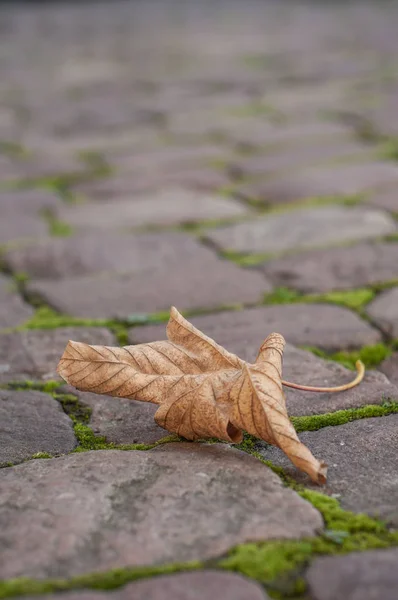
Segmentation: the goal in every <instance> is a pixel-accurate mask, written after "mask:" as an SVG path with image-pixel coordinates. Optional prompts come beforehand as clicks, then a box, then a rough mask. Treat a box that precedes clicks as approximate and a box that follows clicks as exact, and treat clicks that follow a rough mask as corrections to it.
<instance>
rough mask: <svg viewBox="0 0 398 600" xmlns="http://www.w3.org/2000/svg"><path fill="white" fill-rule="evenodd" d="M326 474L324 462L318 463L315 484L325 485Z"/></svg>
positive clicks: (326, 467) (326, 469)
mask: <svg viewBox="0 0 398 600" xmlns="http://www.w3.org/2000/svg"><path fill="white" fill-rule="evenodd" d="M327 473H328V466H327V464H326V463H325V462H323V461H321V462H320V463H319V468H318V472H317V478H316V483H318V484H319V485H325V483H326V481H327Z"/></svg>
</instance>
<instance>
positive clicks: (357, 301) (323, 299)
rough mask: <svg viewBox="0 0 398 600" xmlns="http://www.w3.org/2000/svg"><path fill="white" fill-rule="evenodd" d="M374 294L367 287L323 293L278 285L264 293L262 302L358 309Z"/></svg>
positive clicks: (371, 298)
mask: <svg viewBox="0 0 398 600" xmlns="http://www.w3.org/2000/svg"><path fill="white" fill-rule="evenodd" d="M374 296H375V292H374V291H372V290H370V289H368V288H357V289H353V290H342V291H332V292H327V293H324V294H302V293H301V292H298V291H297V290H294V289H291V288H287V287H279V288H276V289H275V290H273V292H271V293H270V294H266V295H265V297H264V300H263V304H266V305H268V304H292V303H307V304H316V303H322V304H335V305H337V306H344V307H346V308H350V309H351V310H356V311H360V310H361V309H363V308H364V307H365V306H366V305H367V304H368V303H369V302H370V301H371V300H373V298H374Z"/></svg>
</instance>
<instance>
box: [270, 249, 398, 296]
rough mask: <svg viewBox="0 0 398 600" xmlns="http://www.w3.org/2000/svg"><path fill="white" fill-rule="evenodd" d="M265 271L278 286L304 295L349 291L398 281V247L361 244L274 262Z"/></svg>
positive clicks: (289, 257)
mask: <svg viewBox="0 0 398 600" xmlns="http://www.w3.org/2000/svg"><path fill="white" fill-rule="evenodd" d="M262 270H263V271H264V273H265V274H266V276H267V277H268V278H269V279H270V280H271V281H272V282H273V283H274V284H275V285H276V286H285V287H289V288H294V289H297V290H299V291H301V292H304V293H322V292H328V291H330V290H347V289H352V288H359V287H365V286H369V285H374V284H378V283H384V282H386V281H390V280H396V279H398V244H393V243H384V244H383V243H377V244H369V243H368V244H357V245H355V246H353V247H351V246H349V247H346V248H344V247H341V248H328V249H326V250H320V249H318V250H313V251H310V252H303V253H300V254H299V255H296V256H288V257H285V258H281V259H277V260H270V261H267V262H265V263H264V265H263V267H262Z"/></svg>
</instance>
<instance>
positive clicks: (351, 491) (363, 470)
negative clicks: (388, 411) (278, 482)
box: [259, 414, 398, 527]
mask: <svg viewBox="0 0 398 600" xmlns="http://www.w3.org/2000/svg"><path fill="white" fill-rule="evenodd" d="M397 426H398V415H396V414H394V415H389V416H386V417H380V418H369V419H361V420H358V421H353V422H352V423H346V424H345V425H340V426H339V427H325V428H323V429H319V430H318V431H307V432H304V433H301V434H300V439H301V441H302V442H303V443H304V444H305V445H306V446H308V448H309V449H310V450H311V452H313V454H314V455H315V456H316V457H317V458H319V459H322V460H324V461H325V462H326V463H327V464H328V466H329V469H328V482H327V485H326V488H325V491H326V492H327V493H329V494H334V495H335V497H336V495H337V497H338V498H339V501H340V502H341V505H342V506H343V508H346V509H348V510H352V511H354V512H366V513H368V514H371V515H373V516H375V517H377V518H379V519H381V520H383V521H386V522H387V523H388V524H389V525H392V526H394V527H397V525H398V505H397V497H398V481H397V477H396V466H395V459H394V457H395V455H396V448H397V443H398V427H397ZM259 451H260V453H261V455H262V456H263V457H264V458H266V459H267V460H271V461H272V462H273V463H274V464H276V465H281V466H284V467H286V469H287V471H288V473H289V474H291V475H292V476H293V477H294V478H296V479H298V480H299V481H304V480H305V476H303V475H301V474H300V473H298V472H297V471H296V470H295V469H294V467H292V466H290V465H289V460H288V459H287V458H286V457H285V455H282V452H281V451H280V450H279V449H278V448H274V447H273V446H267V447H266V448H263V449H260V450H259ZM353 482H355V484H354V485H353Z"/></svg>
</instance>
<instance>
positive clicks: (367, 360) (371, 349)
mask: <svg viewBox="0 0 398 600" xmlns="http://www.w3.org/2000/svg"><path fill="white" fill-rule="evenodd" d="M302 348H303V349H304V350H309V351H310V352H312V353H313V354H315V355H316V356H319V357H320V358H325V359H327V360H334V361H335V362H339V363H341V364H342V365H343V366H345V367H346V368H347V369H351V370H353V371H354V370H355V363H356V362H357V360H361V361H362V362H363V363H364V365H365V367H366V368H368V369H373V368H375V367H377V366H379V365H380V364H381V363H382V362H383V360H385V359H386V358H388V357H389V356H391V354H392V351H393V347H392V345H391V347H389V346H387V345H386V344H382V343H379V344H375V345H373V346H364V347H363V348H361V349H360V350H353V351H350V352H348V351H340V352H334V353H327V352H325V351H323V350H321V349H320V348H314V347H313V346H302Z"/></svg>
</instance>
